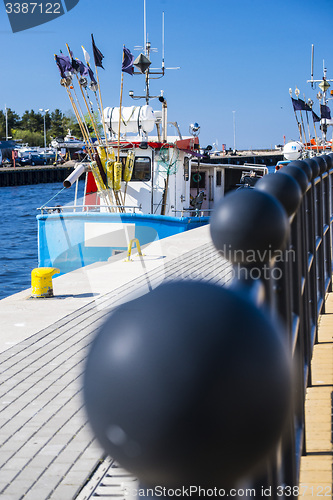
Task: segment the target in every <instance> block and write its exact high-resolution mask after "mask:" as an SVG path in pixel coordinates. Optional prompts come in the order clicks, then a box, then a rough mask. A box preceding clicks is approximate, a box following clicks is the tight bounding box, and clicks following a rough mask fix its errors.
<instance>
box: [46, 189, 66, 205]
mask: <svg viewBox="0 0 333 500" xmlns="http://www.w3.org/2000/svg"><path fill="white" fill-rule="evenodd" d="M64 189H66V188H65V187H63V188H62V189H60V191H58V193H56V194H55V195H54V196H52V198H50V199H49V201H47V202H46V203H45V204H44V205H43V206H42V207H40V209H42V208H44V207H46V205H48V203H50V201H52V200H54V198H56V196H58V194H60V193H61V192H62V191H63V190H64Z"/></svg>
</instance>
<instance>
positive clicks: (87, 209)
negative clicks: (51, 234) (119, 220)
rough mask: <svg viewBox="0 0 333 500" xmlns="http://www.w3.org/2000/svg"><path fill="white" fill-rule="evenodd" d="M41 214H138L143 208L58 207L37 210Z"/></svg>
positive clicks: (112, 206) (110, 206) (126, 206)
mask: <svg viewBox="0 0 333 500" xmlns="http://www.w3.org/2000/svg"><path fill="white" fill-rule="evenodd" d="M37 210H40V212H41V214H44V213H48V214H52V213H70V212H74V213H80V212H120V213H126V212H127V213H134V214H135V213H136V212H137V211H139V212H140V211H142V206H141V205H139V206H137V205H104V204H98V205H56V206H54V207H52V206H43V207H39V208H37Z"/></svg>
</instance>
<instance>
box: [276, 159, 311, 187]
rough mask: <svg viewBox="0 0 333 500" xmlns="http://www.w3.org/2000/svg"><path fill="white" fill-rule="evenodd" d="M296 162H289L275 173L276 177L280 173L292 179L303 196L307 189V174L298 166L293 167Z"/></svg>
mask: <svg viewBox="0 0 333 500" xmlns="http://www.w3.org/2000/svg"><path fill="white" fill-rule="evenodd" d="M294 163H296V162H291V163H289V165H286V166H285V167H283V168H282V169H280V170H279V171H278V172H277V175H279V174H280V172H281V173H283V174H289V175H291V177H293V178H294V179H295V180H296V181H297V182H298V184H299V186H300V188H301V190H302V193H303V194H304V193H305V192H306V190H307V188H308V184H309V179H308V176H307V174H306V173H305V172H304V170H302V169H301V168H300V167H299V166H297V165H294Z"/></svg>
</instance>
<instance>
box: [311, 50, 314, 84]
mask: <svg viewBox="0 0 333 500" xmlns="http://www.w3.org/2000/svg"><path fill="white" fill-rule="evenodd" d="M313 61H314V45H313V44H312V46H311V88H313Z"/></svg>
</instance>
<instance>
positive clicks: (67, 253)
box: [37, 212, 209, 274]
mask: <svg viewBox="0 0 333 500" xmlns="http://www.w3.org/2000/svg"><path fill="white" fill-rule="evenodd" d="M37 221H38V265H39V267H57V268H59V269H60V273H61V274H65V273H68V272H69V271H73V270H74V269H78V268H80V267H83V266H87V265H89V264H93V263H94V262H103V261H107V260H108V259H109V258H110V257H112V256H113V255H115V254H117V253H119V252H123V251H125V250H127V246H128V242H129V241H130V240H131V239H132V238H137V239H138V240H139V242H140V245H141V246H142V245H145V244H147V243H151V242H153V241H156V240H159V239H163V238H166V237H168V236H172V235H174V234H178V233H182V232H184V231H187V230H190V229H194V228H196V227H199V226H202V225H205V224H207V223H208V222H209V217H166V216H160V215H143V214H114V213H100V212H88V213H52V214H42V215H38V216H37Z"/></svg>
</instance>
